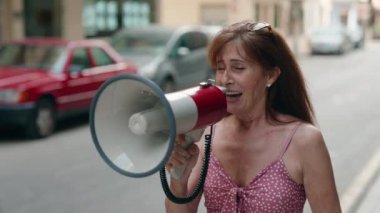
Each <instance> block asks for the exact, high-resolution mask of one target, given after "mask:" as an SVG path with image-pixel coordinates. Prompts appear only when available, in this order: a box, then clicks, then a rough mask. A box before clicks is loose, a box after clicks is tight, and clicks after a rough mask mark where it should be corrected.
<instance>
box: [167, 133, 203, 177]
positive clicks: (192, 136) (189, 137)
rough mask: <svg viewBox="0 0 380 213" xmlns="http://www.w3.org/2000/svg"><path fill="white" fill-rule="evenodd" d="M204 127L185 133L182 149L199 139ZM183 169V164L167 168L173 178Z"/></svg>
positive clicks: (178, 175) (180, 173)
mask: <svg viewBox="0 0 380 213" xmlns="http://www.w3.org/2000/svg"><path fill="white" fill-rule="evenodd" d="M204 130H205V129H196V130H193V131H190V132H188V133H186V134H185V143H183V144H182V147H183V148H184V149H187V148H188V147H189V146H190V145H191V144H193V143H194V142H196V141H199V140H200V139H201V137H202V135H203V132H204ZM184 171H185V166H179V167H177V166H176V167H173V168H171V169H170V170H169V173H170V176H171V177H172V178H175V179H177V180H178V179H179V178H180V177H181V176H182V174H183V172H184Z"/></svg>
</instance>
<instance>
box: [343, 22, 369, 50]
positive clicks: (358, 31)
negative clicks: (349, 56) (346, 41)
mask: <svg viewBox="0 0 380 213" xmlns="http://www.w3.org/2000/svg"><path fill="white" fill-rule="evenodd" d="M347 30H348V35H349V37H350V40H351V42H352V46H353V47H354V48H361V47H362V46H363V45H364V39H365V38H364V29H363V27H361V26H359V25H354V26H349V27H348V28H347Z"/></svg>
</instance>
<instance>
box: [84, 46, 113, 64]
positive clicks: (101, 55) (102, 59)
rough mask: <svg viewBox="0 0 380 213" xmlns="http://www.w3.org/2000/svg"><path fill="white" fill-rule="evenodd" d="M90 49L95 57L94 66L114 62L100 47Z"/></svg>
mask: <svg viewBox="0 0 380 213" xmlns="http://www.w3.org/2000/svg"><path fill="white" fill-rule="evenodd" d="M90 51H91V54H92V56H93V57H94V59H95V64H96V66H105V65H109V64H113V63H114V61H113V60H112V59H111V58H110V57H109V56H108V55H107V53H105V52H104V50H102V49H101V48H91V50H90Z"/></svg>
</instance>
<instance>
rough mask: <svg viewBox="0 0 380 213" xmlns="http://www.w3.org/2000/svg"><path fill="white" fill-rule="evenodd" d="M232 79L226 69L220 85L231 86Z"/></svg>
mask: <svg viewBox="0 0 380 213" xmlns="http://www.w3.org/2000/svg"><path fill="white" fill-rule="evenodd" d="M232 82H233V79H232V76H231V74H230V72H229V70H228V69H226V70H225V71H224V72H223V73H222V75H221V83H222V85H228V84H232Z"/></svg>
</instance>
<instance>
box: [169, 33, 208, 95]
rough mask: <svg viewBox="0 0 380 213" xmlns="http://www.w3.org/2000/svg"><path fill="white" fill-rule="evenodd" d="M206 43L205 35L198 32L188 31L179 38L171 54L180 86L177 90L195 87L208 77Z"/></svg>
mask: <svg viewBox="0 0 380 213" xmlns="http://www.w3.org/2000/svg"><path fill="white" fill-rule="evenodd" d="M207 42H208V38H207V35H206V34H205V33H203V32H198V31H190V32H187V33H184V34H183V35H182V36H180V37H179V39H178V41H177V45H175V48H174V49H173V52H174V53H173V54H172V62H173V65H174V68H175V69H176V72H177V77H178V82H179V84H180V85H178V89H181V88H187V87H190V86H194V85H197V84H198V83H200V82H202V81H204V80H206V79H207V77H208V76H209V70H210V69H209V66H208V62H207V44H208V43H207Z"/></svg>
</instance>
